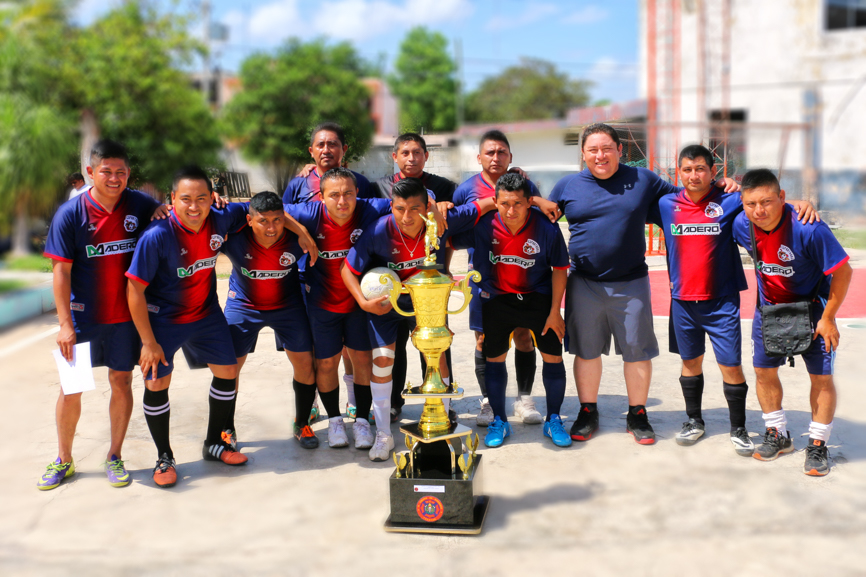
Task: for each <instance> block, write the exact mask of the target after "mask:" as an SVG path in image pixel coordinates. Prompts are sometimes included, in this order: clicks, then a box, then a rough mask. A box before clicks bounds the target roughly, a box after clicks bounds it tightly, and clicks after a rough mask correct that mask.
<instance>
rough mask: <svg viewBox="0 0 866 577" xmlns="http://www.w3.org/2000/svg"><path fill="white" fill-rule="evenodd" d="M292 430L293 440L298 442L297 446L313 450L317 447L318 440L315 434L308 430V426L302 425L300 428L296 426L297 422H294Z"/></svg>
mask: <svg viewBox="0 0 866 577" xmlns="http://www.w3.org/2000/svg"><path fill="white" fill-rule="evenodd" d="M292 429H293V433H294V435H295V439H297V440H298V444H299V445H301V447H302V448H304V449H315V448H317V447H318V446H319V439H318V437H316V433H314V432H313V429H311V428H310V425H304V426H303V427H301V426H300V425H298V422H297V421H295V422H294V424H293V425H292Z"/></svg>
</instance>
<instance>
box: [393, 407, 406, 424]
mask: <svg viewBox="0 0 866 577" xmlns="http://www.w3.org/2000/svg"><path fill="white" fill-rule="evenodd" d="M402 412H403V407H391V422H392V423H396V422H397V421H399V420H400V414H401V413H402Z"/></svg>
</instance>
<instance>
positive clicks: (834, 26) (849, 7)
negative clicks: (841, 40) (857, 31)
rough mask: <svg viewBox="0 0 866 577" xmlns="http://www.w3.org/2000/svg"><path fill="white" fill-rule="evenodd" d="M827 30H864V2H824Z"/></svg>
mask: <svg viewBox="0 0 866 577" xmlns="http://www.w3.org/2000/svg"><path fill="white" fill-rule="evenodd" d="M825 8H826V15H827V19H826V25H827V30H842V29H845V28H866V0H826V2H825Z"/></svg>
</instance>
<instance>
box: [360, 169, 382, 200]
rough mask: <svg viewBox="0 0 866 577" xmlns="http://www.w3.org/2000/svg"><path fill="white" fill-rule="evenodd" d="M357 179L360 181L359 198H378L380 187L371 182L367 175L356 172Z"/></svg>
mask: <svg viewBox="0 0 866 577" xmlns="http://www.w3.org/2000/svg"><path fill="white" fill-rule="evenodd" d="M355 180H357V181H358V198H378V197H379V194H378V189H377V188H376V187H375V186H373V185H372V184H370V181H369V180H367V177H366V176H364V175H363V174H358V173H357V172H356V173H355Z"/></svg>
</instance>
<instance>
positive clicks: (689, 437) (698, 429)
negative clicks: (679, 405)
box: [676, 419, 705, 447]
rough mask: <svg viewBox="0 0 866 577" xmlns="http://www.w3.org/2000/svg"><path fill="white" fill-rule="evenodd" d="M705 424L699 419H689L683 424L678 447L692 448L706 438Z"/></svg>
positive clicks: (678, 438)
mask: <svg viewBox="0 0 866 577" xmlns="http://www.w3.org/2000/svg"><path fill="white" fill-rule="evenodd" d="M704 431H705V429H704V424H703V423H702V422H700V421H698V420H697V419H689V420H688V421H686V422H685V423H683V428H682V430H681V431H680V432H679V433H677V438H676V441H677V445H680V446H682V447H691V446H692V445H694V444H695V443H697V442H698V439H700V438H701V437H703V436H704Z"/></svg>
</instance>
